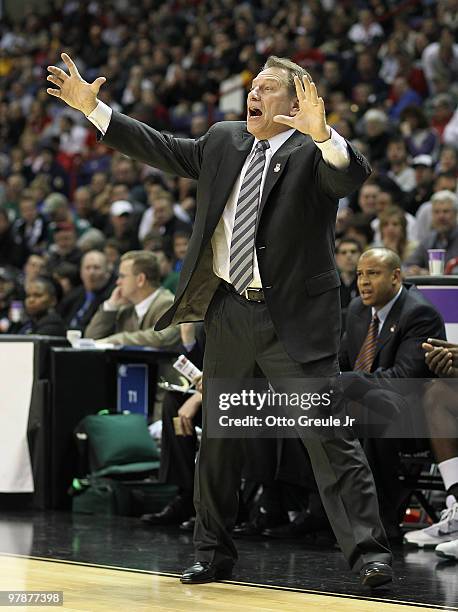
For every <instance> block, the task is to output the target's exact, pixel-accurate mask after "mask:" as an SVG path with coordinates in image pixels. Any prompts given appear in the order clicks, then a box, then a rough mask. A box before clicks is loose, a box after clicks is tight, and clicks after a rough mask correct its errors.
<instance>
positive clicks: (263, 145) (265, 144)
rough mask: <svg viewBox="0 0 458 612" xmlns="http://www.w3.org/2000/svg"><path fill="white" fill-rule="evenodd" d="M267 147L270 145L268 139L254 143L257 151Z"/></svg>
mask: <svg viewBox="0 0 458 612" xmlns="http://www.w3.org/2000/svg"><path fill="white" fill-rule="evenodd" d="M269 147H270V144H269V141H268V140H260V141H259V142H258V144H257V145H256V148H257V149H259V151H265V150H266V149H268V148H269Z"/></svg>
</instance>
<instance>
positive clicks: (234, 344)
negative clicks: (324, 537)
mask: <svg viewBox="0 0 458 612" xmlns="http://www.w3.org/2000/svg"><path fill="white" fill-rule="evenodd" d="M62 58H63V60H64V62H65V63H66V65H67V67H68V70H69V74H67V73H65V72H64V71H63V70H60V69H59V68H57V67H55V66H50V67H49V71H50V73H51V74H50V75H48V80H49V81H51V82H52V83H53V84H54V85H55V87H56V89H53V88H50V89H48V93H50V94H51V95H54V96H56V97H59V98H61V99H62V100H63V101H64V102H66V103H67V104H70V105H71V106H73V107H75V108H77V109H79V110H81V111H82V112H84V113H85V115H86V116H87V117H88V118H89V120H90V121H91V122H92V123H94V125H96V126H97V127H98V128H99V130H100V131H101V132H102V133H103V134H104V142H105V144H107V145H109V146H112V147H114V148H116V149H118V150H120V151H121V152H123V153H124V154H125V155H128V156H129V157H132V158H134V159H137V160H139V161H142V162H146V163H148V164H150V165H152V166H155V167H157V168H159V169H161V170H163V171H165V172H168V173H172V174H178V175H180V176H184V177H188V178H192V179H196V180H197V181H198V186H197V194H198V195H197V211H196V218H195V225H194V231H193V235H192V237H191V240H190V243H189V248H188V252H187V256H186V259H185V261H184V264H183V269H182V272H181V277H180V283H179V285H178V288H177V293H176V297H175V302H174V305H173V306H172V308H170V309H169V310H168V312H167V313H165V315H164V316H163V317H162V318H161V320H160V321H159V323H158V324H157V326H156V328H157V329H163V328H165V327H167V326H168V325H170V324H171V323H179V322H183V321H193V320H202V319H205V326H206V333H207V344H206V354H205V359H204V367H203V371H204V380H203V389H204V400H203V434H202V441H201V447H200V451H199V458H198V464H197V472H196V486H195V498H194V501H195V505H196V511H197V515H196V528H195V532H194V541H195V548H196V556H197V562H196V563H195V565H193V566H191V567H190V568H188V569H187V570H185V572H184V573H183V575H182V577H181V580H182V581H183V582H186V583H199V582H210V581H213V580H217V579H219V578H224V577H228V576H230V575H231V571H232V567H233V565H234V562H235V560H236V559H237V552H236V549H235V547H234V544H233V541H232V538H231V530H232V528H233V526H234V522H235V519H236V515H237V509H238V494H237V493H238V488H239V483H240V474H241V470H242V466H243V460H244V454H243V447H244V445H243V441H242V440H240V439H228V438H215V437H210V436H209V435H208V431H207V413H208V410H209V408H210V406H209V401H210V398H209V395H208V393H207V392H206V389H207V388H208V383H209V381H210V380H211V379H214V378H232V379H243V378H252V377H253V376H254V375H255V373H256V371H257V369H261V371H262V372H263V374H264V375H265V376H266V377H267V378H269V379H274V378H275V379H284V378H307V377H315V378H316V377H321V376H322V377H328V376H333V375H335V374H337V373H338V362H337V350H338V345H339V337H340V304H339V285H340V281H339V275H338V272H337V270H336V266H335V260H334V227H335V220H336V211H337V205H338V199H339V198H341V197H344V196H347V195H349V194H350V193H352V192H353V191H354V190H355V189H357V188H358V187H359V186H360V185H361V184H362V183H363V182H364V180H365V179H366V178H367V176H368V175H369V173H370V169H369V166H368V164H367V162H366V160H365V159H364V158H363V157H362V156H361V155H360V154H359V153H358V152H357V151H355V150H354V149H353V148H352V147H351V145H349V144H348V143H347V142H346V141H345V140H344V139H342V137H340V136H339V135H338V134H336V133H335V132H334V131H331V129H330V128H329V126H327V124H326V117H325V111H324V102H323V100H322V99H321V98H319V97H318V95H317V91H316V88H315V85H314V84H313V83H312V81H311V79H310V77H309V76H308V75H307V73H306V72H305V71H304V70H303V69H302V68H301V67H300V66H298V65H296V64H293V63H292V62H290V61H289V60H285V59H280V58H275V57H272V58H269V60H268V62H267V63H266V65H265V66H264V69H263V70H262V71H261V72H260V73H259V75H258V76H257V77H256V78H255V79H254V80H253V83H252V88H251V90H250V93H249V94H248V100H247V121H246V122H235V121H234V122H221V123H217V124H215V125H213V126H212V127H211V128H210V129H209V131H208V132H207V133H206V134H204V135H203V136H202V137H200V138H199V139H197V140H193V139H183V138H174V137H172V136H169V135H162V134H160V133H159V132H157V131H156V130H154V129H152V128H150V127H148V126H146V125H144V124H142V123H140V122H137V121H134V120H132V119H130V118H128V117H126V116H124V115H121V114H119V113H116V112H112V111H111V109H110V108H109V107H107V106H106V105H104V104H103V103H101V102H99V101H98V100H97V98H96V95H97V93H98V91H99V88H100V87H101V85H102V84H103V83H104V81H105V79H104V77H98V78H97V79H96V80H95V81H94V82H93V83H92V84H89V83H86V82H85V81H83V79H82V78H81V76H80V75H79V73H78V70H77V68H76V66H75V64H74V63H73V61H72V60H71V58H70V57H69V56H68V55H66V54H62ZM306 446H307V450H308V452H309V455H310V458H311V462H312V465H313V469H314V472H315V474H316V478H317V482H318V486H319V489H320V494H321V496H322V499H323V503H324V506H325V508H326V512H327V514H328V516H329V520H330V522H331V524H332V526H333V529H334V531H335V534H336V537H337V539H338V542H339V544H340V546H341V548H342V551H343V552H344V554H345V556H346V558H347V560H348V562H349V564H350V566H351V567H352V569H353V570H354V571H357V572H359V573H360V579H361V582H362V584H364V585H368V586H378V585H380V584H383V583H386V582H388V581H390V580H391V578H392V571H391V567H390V562H391V553H390V550H389V548H388V543H387V540H386V536H385V533H384V530H383V527H382V525H381V522H380V519H379V515H378V508H377V498H376V494H375V488H374V483H373V479H372V475H371V473H370V470H369V467H368V465H367V461H366V458H365V456H364V453H363V451H362V449H361V447H360V445H359V443H358V441H357V440H355V439H354V437H353V436H352V434H351V432H350V431H348V432H347V434H346V435H344V436H340V437H338V439H337V438H334V439H324V440H323V439H318V438H313V439H308V440H306ZM349 508H351V512H349V510H348V509H349Z"/></svg>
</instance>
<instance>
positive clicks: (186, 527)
mask: <svg viewBox="0 0 458 612" xmlns="http://www.w3.org/2000/svg"><path fill="white" fill-rule="evenodd" d="M195 524H196V518H195V517H194V516H192V517H191V518H190V519H189V521H183V522H182V523H181V525H180V530H181V531H188V532H189V531H190V532H193V531H194V525H195Z"/></svg>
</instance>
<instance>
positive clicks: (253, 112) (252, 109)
mask: <svg viewBox="0 0 458 612" xmlns="http://www.w3.org/2000/svg"><path fill="white" fill-rule="evenodd" d="M257 117H262V110H261V109H260V108H259V107H258V106H254V105H252V104H250V106H249V107H248V119H256V118H257Z"/></svg>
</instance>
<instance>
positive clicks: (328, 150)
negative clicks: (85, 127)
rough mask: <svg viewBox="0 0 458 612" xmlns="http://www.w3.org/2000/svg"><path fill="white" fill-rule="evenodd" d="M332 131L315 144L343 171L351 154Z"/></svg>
mask: <svg viewBox="0 0 458 612" xmlns="http://www.w3.org/2000/svg"><path fill="white" fill-rule="evenodd" d="M96 110H97V109H96ZM94 112H95V111H94ZM330 130H331V138H329V139H328V140H325V141H324V142H315V144H316V146H317V147H318V148H319V149H320V151H321V153H322V154H323V161H325V162H326V163H327V164H328V165H329V166H333V167H334V168H337V169H339V170H343V169H344V168H348V166H349V165H350V153H349V152H348V146H347V142H346V140H345V138H342V136H341V135H340V134H338V133H337V132H336V131H335V130H333V129H332V128H330Z"/></svg>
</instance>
